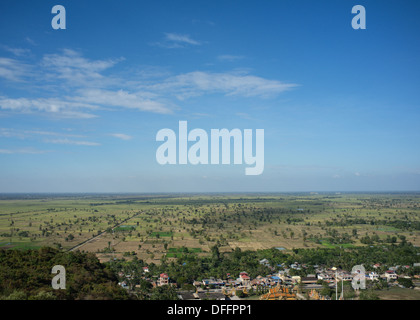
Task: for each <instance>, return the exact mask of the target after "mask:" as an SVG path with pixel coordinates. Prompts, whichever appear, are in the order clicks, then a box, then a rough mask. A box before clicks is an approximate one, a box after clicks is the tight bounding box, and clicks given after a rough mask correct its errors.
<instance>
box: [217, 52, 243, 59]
mask: <svg viewBox="0 0 420 320" xmlns="http://www.w3.org/2000/svg"><path fill="white" fill-rule="evenodd" d="M243 58H244V56H234V55H231V54H222V55H219V56H217V59H219V60H221V61H236V60H241V59H243Z"/></svg>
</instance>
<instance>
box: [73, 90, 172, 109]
mask: <svg viewBox="0 0 420 320" xmlns="http://www.w3.org/2000/svg"><path fill="white" fill-rule="evenodd" d="M79 93H80V95H79V96H77V97H74V98H73V99H74V100H75V101H79V102H83V103H88V104H97V105H104V106H112V107H123V108H129V109H138V110H141V111H149V112H155V113H163V114H167V113H171V112H172V111H171V110H170V109H169V108H168V107H166V106H165V105H164V104H163V103H161V102H159V101H155V100H152V99H150V98H149V97H150V96H154V95H153V94H148V93H146V92H145V93H142V92H138V93H129V92H127V91H125V90H118V91H111V90H101V89H86V90H80V91H79Z"/></svg>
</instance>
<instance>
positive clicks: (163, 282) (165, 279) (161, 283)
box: [158, 273, 169, 286]
mask: <svg viewBox="0 0 420 320" xmlns="http://www.w3.org/2000/svg"><path fill="white" fill-rule="evenodd" d="M168 284H169V276H168V275H167V274H166V273H161V274H160V276H159V280H158V286H164V285H168Z"/></svg>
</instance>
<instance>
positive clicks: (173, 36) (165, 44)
mask: <svg viewBox="0 0 420 320" xmlns="http://www.w3.org/2000/svg"><path fill="white" fill-rule="evenodd" d="M151 45H154V46H159V47H162V48H169V49H174V48H185V47H186V46H188V45H193V46H199V45H201V42H199V41H197V40H194V39H192V38H191V36H190V35H187V34H179V33H165V37H164V39H163V40H162V41H159V42H154V43H151Z"/></svg>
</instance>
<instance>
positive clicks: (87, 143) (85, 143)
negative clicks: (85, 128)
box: [45, 139, 101, 146]
mask: <svg viewBox="0 0 420 320" xmlns="http://www.w3.org/2000/svg"><path fill="white" fill-rule="evenodd" d="M45 142H47V143H55V144H71V145H76V146H100V145H101V144H100V143H97V142H91V141H80V140H70V139H53V140H45Z"/></svg>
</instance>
